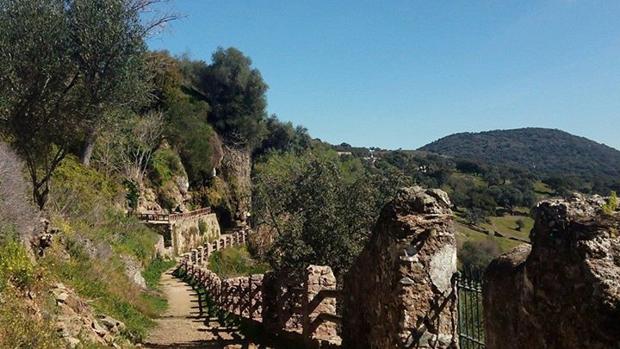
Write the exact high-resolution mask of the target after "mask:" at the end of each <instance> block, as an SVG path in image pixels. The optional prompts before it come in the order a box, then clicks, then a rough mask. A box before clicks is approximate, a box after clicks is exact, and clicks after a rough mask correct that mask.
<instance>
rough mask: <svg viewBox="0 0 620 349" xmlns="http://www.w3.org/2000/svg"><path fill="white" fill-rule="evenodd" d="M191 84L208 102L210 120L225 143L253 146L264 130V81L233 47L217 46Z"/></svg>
mask: <svg viewBox="0 0 620 349" xmlns="http://www.w3.org/2000/svg"><path fill="white" fill-rule="evenodd" d="M194 87H195V88H196V89H197V90H198V92H200V93H201V94H202V95H203V97H204V98H205V100H206V101H207V102H208V103H209V106H210V108H211V113H210V115H209V120H210V122H211V123H212V124H213V125H214V127H215V129H216V130H217V131H218V133H219V134H221V135H222V136H223V137H224V140H225V141H226V142H227V143H230V144H234V145H237V146H243V147H249V148H253V147H254V146H256V145H258V144H259V142H260V141H261V140H262V138H263V136H264V133H265V119H266V108H267V99H266V96H265V93H266V92H267V84H266V83H265V82H264V81H263V78H262V76H261V74H260V72H259V71H258V69H256V68H252V61H251V60H250V58H249V57H247V56H245V55H244V54H243V53H242V52H241V51H239V50H237V49H236V48H232V47H231V48H227V49H222V48H219V49H218V50H217V51H216V52H215V53H214V54H213V57H212V63H211V64H210V65H208V66H206V67H204V68H202V69H200V71H199V72H198V76H197V79H196V81H195V82H194Z"/></svg>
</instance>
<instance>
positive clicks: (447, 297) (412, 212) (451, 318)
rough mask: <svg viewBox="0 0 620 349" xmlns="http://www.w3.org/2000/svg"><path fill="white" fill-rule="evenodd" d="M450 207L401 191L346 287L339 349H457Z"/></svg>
mask: <svg viewBox="0 0 620 349" xmlns="http://www.w3.org/2000/svg"><path fill="white" fill-rule="evenodd" d="M450 206H451V204H450V200H449V198H448V196H447V195H446V193H445V192H443V191H441V190H437V189H422V188H420V187H412V188H405V189H401V190H400V191H399V192H398V194H397V196H396V198H395V199H394V200H393V201H392V202H391V203H390V204H388V205H387V206H386V207H384V209H383V211H382V213H381V216H380V218H379V221H378V222H377V225H376V226H375V228H374V232H373V234H372V236H371V238H370V241H369V243H368V245H367V246H366V248H365V249H364V251H363V252H362V254H361V255H360V256H359V257H358V259H357V261H356V263H355V264H354V265H353V267H352V268H351V270H350V271H349V272H348V274H347V275H346V276H345V280H344V291H343V298H344V305H343V309H344V314H343V333H342V337H343V346H344V347H347V348H377V349H386V348H414V347H415V348H456V345H457V344H456V342H457V335H456V316H457V315H456V298H455V294H454V292H453V284H452V281H453V279H452V277H453V275H454V273H455V272H456V239H455V235H454V230H453V227H452V219H451V216H452V212H451V210H450Z"/></svg>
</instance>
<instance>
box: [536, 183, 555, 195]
mask: <svg viewBox="0 0 620 349" xmlns="http://www.w3.org/2000/svg"><path fill="white" fill-rule="evenodd" d="M534 192H535V193H536V194H539V196H542V197H547V196H551V195H553V189H551V187H549V186H548V185H547V184H545V183H543V182H542V181H536V182H534Z"/></svg>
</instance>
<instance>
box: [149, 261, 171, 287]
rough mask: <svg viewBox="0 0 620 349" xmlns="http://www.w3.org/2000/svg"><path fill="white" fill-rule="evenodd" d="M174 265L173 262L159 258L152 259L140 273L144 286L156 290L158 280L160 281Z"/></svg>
mask: <svg viewBox="0 0 620 349" xmlns="http://www.w3.org/2000/svg"><path fill="white" fill-rule="evenodd" d="M174 265H175V262H174V261H173V260H166V259H162V258H159V257H157V258H155V259H153V260H152V261H151V263H149V265H148V266H147V267H146V268H145V269H144V271H143V272H142V276H143V277H144V280H145V281H146V285H147V286H148V287H149V288H150V289H156V288H157V286H158V284H159V280H160V279H161V275H162V274H163V273H164V272H165V271H166V270H168V269H170V268H172V267H173V266H174Z"/></svg>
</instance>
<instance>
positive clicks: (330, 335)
mask: <svg viewBox="0 0 620 349" xmlns="http://www.w3.org/2000/svg"><path fill="white" fill-rule="evenodd" d="M305 287H306V294H307V301H306V303H305V304H304V337H305V338H307V339H321V340H327V341H330V340H334V339H335V338H337V337H338V331H337V329H338V324H336V323H334V322H333V321H321V319H318V320H317V317H319V316H322V315H321V314H326V315H336V298H334V293H333V292H332V293H330V294H326V292H325V291H335V290H336V277H335V276H334V273H333V272H332V269H331V268H330V267H328V266H318V265H311V266H309V267H308V268H307V269H306V282H305ZM338 338H339V337H338Z"/></svg>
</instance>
